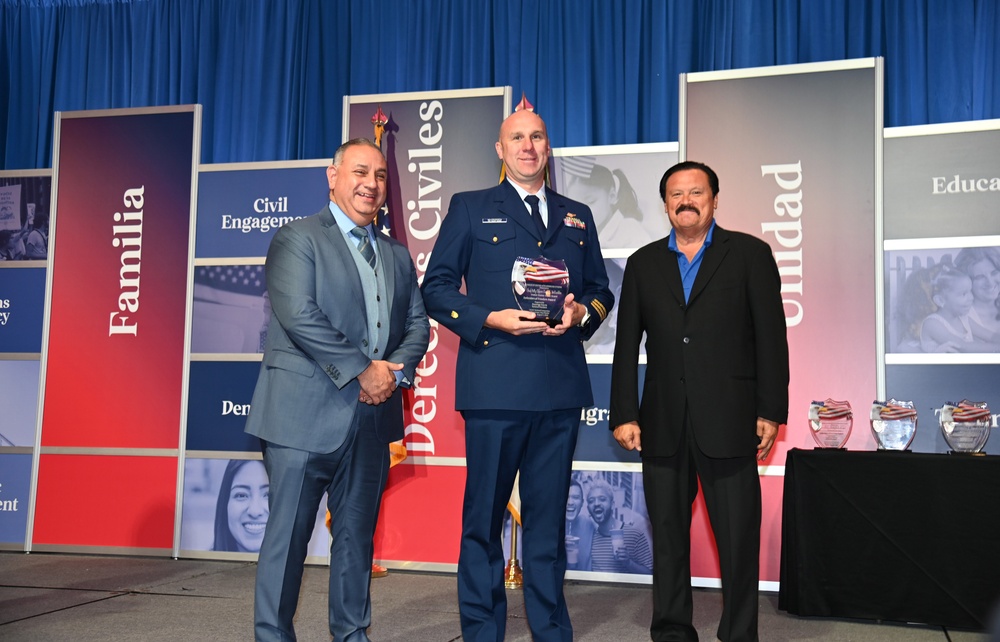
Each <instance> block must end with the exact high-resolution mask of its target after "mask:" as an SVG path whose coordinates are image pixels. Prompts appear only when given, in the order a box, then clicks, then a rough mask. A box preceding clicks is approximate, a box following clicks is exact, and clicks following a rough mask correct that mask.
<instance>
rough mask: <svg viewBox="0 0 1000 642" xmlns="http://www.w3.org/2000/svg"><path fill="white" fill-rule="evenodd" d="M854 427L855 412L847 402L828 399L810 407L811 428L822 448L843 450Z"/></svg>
mask: <svg viewBox="0 0 1000 642" xmlns="http://www.w3.org/2000/svg"><path fill="white" fill-rule="evenodd" d="M853 426H854V412H853V411H852V410H851V404H850V403H848V402H846V401H836V400H835V399H830V398H827V399H826V400H825V401H814V402H812V404H810V405H809V427H810V428H812V436H813V439H815V440H816V443H817V444H818V445H819V447H820V448H843V447H844V444H845V443H847V438H848V437H850V436H851V428H852V427H853Z"/></svg>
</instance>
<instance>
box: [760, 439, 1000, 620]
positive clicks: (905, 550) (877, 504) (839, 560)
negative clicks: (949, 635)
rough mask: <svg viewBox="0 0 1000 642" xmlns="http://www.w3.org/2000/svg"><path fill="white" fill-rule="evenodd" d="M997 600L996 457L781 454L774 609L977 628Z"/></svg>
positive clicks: (999, 470) (999, 515) (999, 466)
mask: <svg viewBox="0 0 1000 642" xmlns="http://www.w3.org/2000/svg"><path fill="white" fill-rule="evenodd" d="M993 438H994V439H998V438H1000V436H996V435H995V436H994V437H993ZM998 602H1000V457H998V456H970V455H949V454H924V453H912V452H850V451H843V450H825V449H824V450H798V449H793V450H791V451H789V452H788V457H787V460H786V462H785V486H784V499H783V506H782V526H781V586H780V589H779V593H778V607H779V608H781V609H783V610H785V611H788V612H789V613H792V614H795V615H806V616H808V615H813V616H827V617H847V618H863V619H874V620H891V621H900V622H922V623H925V624H934V625H940V626H947V627H960V628H971V629H985V628H987V626H988V625H989V621H990V616H991V613H992V612H993V610H994V608H996V607H997V606H998Z"/></svg>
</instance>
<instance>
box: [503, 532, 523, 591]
mask: <svg viewBox="0 0 1000 642" xmlns="http://www.w3.org/2000/svg"><path fill="white" fill-rule="evenodd" d="M503 577H504V581H503V585H504V586H505V587H507V588H509V589H519V588H521V587H522V585H523V584H524V580H523V578H522V577H521V564H520V562H518V559H517V520H516V519H514V516H513V514H511V520H510V559H509V560H508V561H507V567H506V568H505V569H504V570H503Z"/></svg>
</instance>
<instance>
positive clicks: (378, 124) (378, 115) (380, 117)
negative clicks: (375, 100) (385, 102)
mask: <svg viewBox="0 0 1000 642" xmlns="http://www.w3.org/2000/svg"><path fill="white" fill-rule="evenodd" d="M387 122H389V119H388V118H386V115H385V113H384V112H383V111H382V105H379V106H378V111H376V112H375V115H374V116H372V125H374V126H375V144H376V145H378V146H379V147H382V134H384V133H385V124H386V123H387Z"/></svg>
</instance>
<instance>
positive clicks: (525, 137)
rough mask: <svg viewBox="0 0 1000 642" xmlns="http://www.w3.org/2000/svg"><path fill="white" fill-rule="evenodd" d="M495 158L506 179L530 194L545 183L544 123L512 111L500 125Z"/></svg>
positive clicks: (529, 114)
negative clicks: (501, 162)
mask: <svg viewBox="0 0 1000 642" xmlns="http://www.w3.org/2000/svg"><path fill="white" fill-rule="evenodd" d="M496 150H497V156H498V157H499V158H500V160H502V161H503V164H504V166H505V167H506V168H507V177H508V178H509V179H510V180H511V181H513V182H515V183H517V184H518V185H520V186H521V187H523V188H524V189H526V190H527V191H529V192H531V193H535V192H537V191H538V190H539V189H540V188H541V187H542V184H543V183H544V182H545V167H546V165H548V162H549V151H550V149H549V135H548V132H547V131H546V130H545V121H543V120H542V119H541V117H540V116H539V115H538V114H536V113H534V112H530V111H525V110H522V111H516V112H514V113H513V114H511V115H510V116H508V117H507V119H506V120H504V121H503V124H502V125H500V138H499V140H497V143H496Z"/></svg>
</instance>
